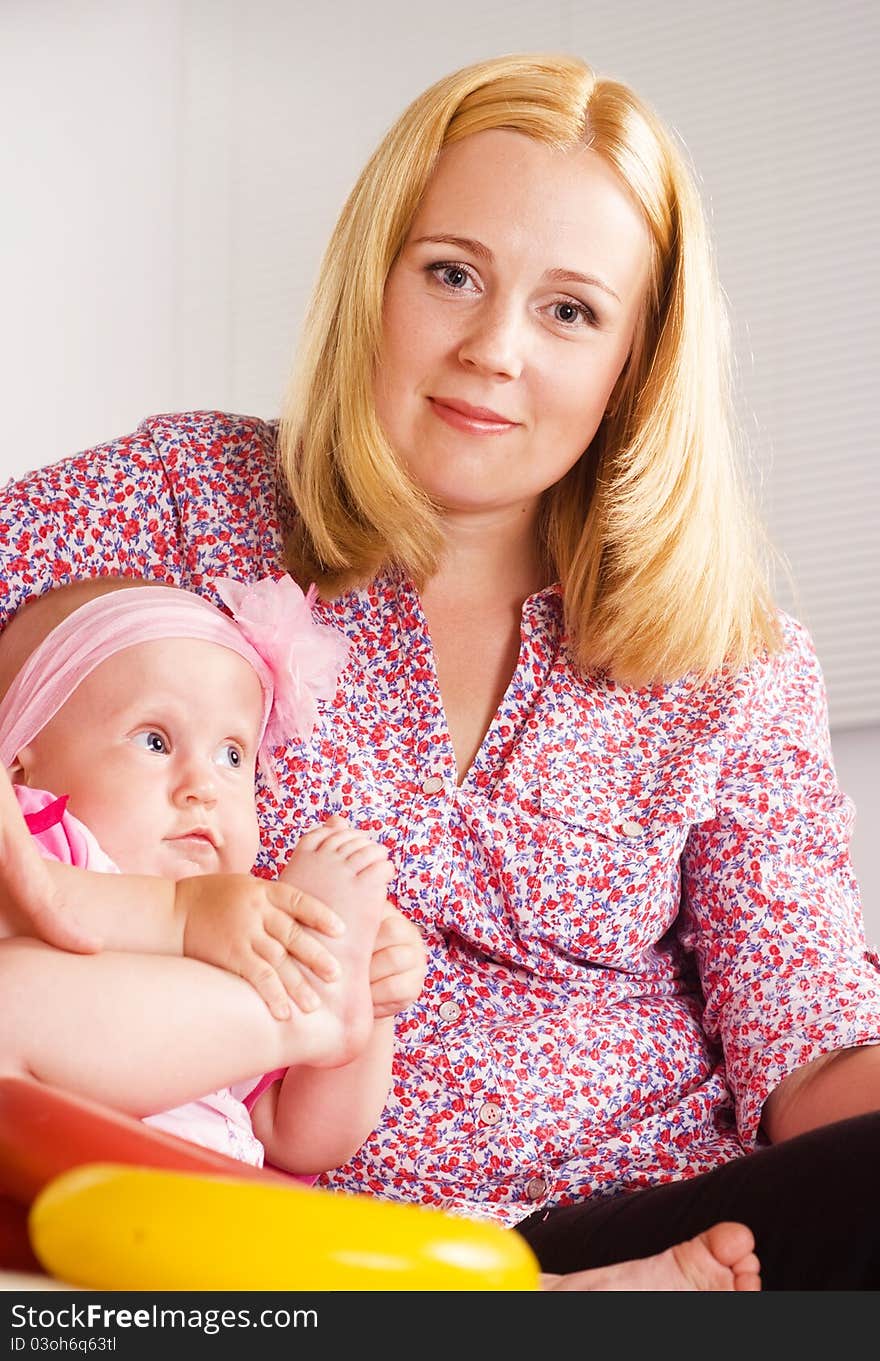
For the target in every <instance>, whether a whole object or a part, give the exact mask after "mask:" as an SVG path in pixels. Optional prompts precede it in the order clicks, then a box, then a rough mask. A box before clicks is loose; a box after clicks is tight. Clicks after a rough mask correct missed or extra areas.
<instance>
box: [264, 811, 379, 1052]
mask: <svg viewBox="0 0 880 1361" xmlns="http://www.w3.org/2000/svg"><path fill="white" fill-rule="evenodd" d="M393 876H394V869H393V866H392V865H391V862H390V860H389V858H388V853H387V851H386V850H385V849H384V847H383V846H380V845H379V844H378V842H376V841H373V839H372V838H371V837H369V836H367V835H366V833H364V832H359V831H357V830H356V829H355V828H353V827H350V826H349V825H348V823H346V822H345V821H344V820H343V819H342V818H339V817H335V816H334V817H331V818H328V819H327V821H326V822H324V823H322V824H321V826H320V827H317V828H315V830H314V831H312V832H307V833H306V835H305V836H304V837H302V838H301V840H300V841H299V843H298V845H297V846H296V848H295V850H294V852H293V854H292V855H291V857H290V860H289V861H288V863H287V866H286V867H285V869H284V871H283V872H282V874H281V878H282V879H283V880H284V881H285V882H286V883H292V884H295V885H296V887H297V888H301V889H304V890H305V891H306V892H307V893H310V894H311V895H312V896H313V897H315V898H320V899H321V901H322V902H324V903H326V904H327V905H328V906H329V907H332V908H333V910H334V911H335V912H337V913H338V914H339V916H340V917H342V919H343V921H344V922H345V926H346V930H345V934H344V935H343V936H340V937H338V938H327V937H322V938H321V943H322V944H323V945H324V946H325V947H326V948H327V949H328V950H330V951H332V953H333V954H334V955H335V956H336V958H337V960H338V961H339V964H340V969H341V972H340V976H339V978H338V979H336V980H335V981H334V982H332V983H323V982H322V981H321V980H320V979H314V978H313V979H310V982H311V983H312V985H313V987H314V988H315V991H316V992H317V993H318V994H319V996H320V998H321V1000H322V1002H323V1003H324V1005H325V1006H326V1007H327V1008H328V1009H329V1010H330V1011H331V1012H332V1013H333V1014H334V1015H335V1016H336V1017H337V1019H338V1020H339V1021H340V1022H341V1026H342V1040H341V1044H342V1050H341V1054H342V1056H341V1057H338V1058H336V1059H335V1062H337V1063H341V1062H345V1061H347V1059H348V1058H351V1057H353V1056H354V1054H356V1053H357V1052H359V1051H360V1049H361V1048H362V1047H363V1045H364V1044H365V1043H366V1041H367V1038H368V1037H369V1035H370V1032H371V1030H372V1026H373V1004H372V998H371V996H370V957H371V955H372V952H373V946H374V943H375V940H376V932H377V931H378V929H379V923H380V921H381V920H382V917H383V916H384V915H385V913H386V911H387V910H388V907H387V902H386V899H385V892H386V889H387V887H388V884H389V882H390V881H391V879H392V878H393Z"/></svg>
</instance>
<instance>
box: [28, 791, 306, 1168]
mask: <svg viewBox="0 0 880 1361" xmlns="http://www.w3.org/2000/svg"><path fill="white" fill-rule="evenodd" d="M14 788H15V793H16V797H17V799H18V803H19V807H20V808H21V811H22V812H23V814H24V818H25V822H26V823H27V825H28V828H29V830H30V833H31V835H32V836H33V837H34V839H35V841H36V842H37V845H38V846H39V848H40V852H41V854H42V855H43V856H44V857H45V858H46V859H47V860H58V861H60V862H61V864H63V865H76V866H77V867H78V868H79V869H84V870H96V871H98V872H100V873H103V874H118V873H119V867H118V865H116V864H115V863H114V862H113V861H112V860H111V859H110V857H109V856H108V855H107V853H106V852H105V851H103V850H102V849H101V847H100V845H99V844H98V842H97V840H96V839H95V837H94V836H93V834H92V833H91V832H90V831H89V829H88V827H86V826H85V825H84V823H82V822H80V821H79V819H78V818H75V817H74V816H73V814H72V813H68V812H67V809H66V804H67V799H66V798H56V797H55V795H54V794H49V793H47V792H46V790H44V789H29V788H27V787H26V786H24V785H15V786H14ZM274 1076H275V1075H274V1074H270V1075H269V1077H270V1078H272V1077H274ZM279 1076H280V1074H279ZM267 1086H268V1080H267V1079H265V1078H263V1077H255V1078H246V1079H245V1080H244V1081H242V1082H236V1083H233V1084H232V1086H231V1087H223V1088H221V1089H220V1091H218V1092H210V1093H209V1094H208V1095H207V1096H203V1097H202V1098H201V1099H200V1100H198V1101H188V1102H186V1104H185V1105H183V1106H176V1107H175V1108H174V1109H173V1110H170V1111H162V1112H160V1113H159V1114H158V1115H148V1116H146V1118H145V1119H144V1124H146V1125H155V1126H156V1128H157V1129H162V1130H165V1131H166V1132H167V1133H168V1134H176V1135H177V1136H178V1138H180V1139H187V1140H188V1141H189V1142H190V1143H192V1144H201V1146H202V1147H203V1148H213V1149H214V1150H215V1151H216V1152H217V1153H225V1154H226V1155H227V1157H230V1158H236V1159H238V1161H239V1162H245V1163H252V1164H253V1165H254V1166H255V1167H262V1166H263V1145H262V1144H261V1143H260V1141H259V1139H258V1138H257V1137H256V1135H255V1134H254V1131H253V1127H252V1125H251V1117H250V1108H251V1106H252V1105H253V1104H254V1102H255V1101H256V1099H257V1097H258V1096H260V1095H261V1094H262V1092H264V1091H265V1089H266V1087H267ZM304 1180H309V1181H311V1180H312V1179H311V1178H307V1179H306V1178H304Z"/></svg>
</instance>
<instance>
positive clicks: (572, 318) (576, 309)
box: [553, 298, 596, 327]
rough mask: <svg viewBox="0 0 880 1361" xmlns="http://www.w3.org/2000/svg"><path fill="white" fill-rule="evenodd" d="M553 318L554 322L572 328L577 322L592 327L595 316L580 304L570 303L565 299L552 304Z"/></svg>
mask: <svg viewBox="0 0 880 1361" xmlns="http://www.w3.org/2000/svg"><path fill="white" fill-rule="evenodd" d="M553 317H554V320H555V321H559V322H561V323H562V324H563V326H568V327H573V326H575V325H576V324H577V323H578V322H582V323H583V324H584V325H585V326H594V325H595V323H596V318H595V315H594V314H593V312H592V311H591V310H590V308H589V307H587V306H586V305H585V304H584V303H582V302H571V301H570V300H569V299H567V298H563V300H562V301H561V302H556V303H554V304H553Z"/></svg>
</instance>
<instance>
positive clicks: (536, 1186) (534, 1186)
mask: <svg viewBox="0 0 880 1361" xmlns="http://www.w3.org/2000/svg"><path fill="white" fill-rule="evenodd" d="M546 1194H547V1183H546V1181H545V1180H544V1178H543V1177H532V1179H531V1181H530V1182H529V1183H528V1185H527V1186H526V1195H527V1196H528V1198H529V1200H540V1199H541V1197H542V1196H544V1195H546Z"/></svg>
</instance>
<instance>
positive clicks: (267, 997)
mask: <svg viewBox="0 0 880 1361" xmlns="http://www.w3.org/2000/svg"><path fill="white" fill-rule="evenodd" d="M175 908H176V910H177V911H179V912H180V913H182V915H183V922H184V926H183V953H184V954H185V955H189V957H190V958H191V959H201V960H204V962H205V963H206V964H215V965H217V967H218V968H221V969H226V970H228V972H229V973H234V974H239V975H240V976H241V977H242V978H244V979H246V980H247V981H248V983H250V984H251V986H252V987H253V988H255V989H256V991H257V992H258V993H259V994H260V996H261V997H262V999H263V1001H264V1002H265V1003H266V1006H267V1007H268V1008H269V1010H270V1011H271V1013H272V1015H273V1016H274V1017H275V1019H276V1020H278V1021H286V1020H289V1019H290V1014H291V1012H290V1001H289V1000H288V999H291V1000H292V1001H294V1002H295V1003H296V1005H297V1006H298V1007H299V1008H300V1010H301V1011H314V1010H315V1008H316V1007H317V1006H318V1005H319V1004H320V999H319V998H318V996H317V994H316V992H315V991H314V989H313V988H312V987H310V986H309V984H308V983H307V982H306V979H305V977H304V976H303V972H302V970H301V969H300V967H299V965H301V964H304V965H305V966H306V967H307V968H309V969H311V970H313V972H314V973H315V974H316V975H317V976H318V977H319V978H323V979H325V980H326V982H328V983H330V982H332V981H333V980H334V979H335V978H336V977H337V976H338V974H339V964H338V963H337V961H336V960H335V959H334V957H333V955H332V954H331V953H330V951H329V950H328V949H327V948H326V946H324V945H322V944H321V942H320V941H319V940H318V938H317V937H316V936H315V935H314V934H313V932H314V931H320V932H321V933H322V934H323V935H325V936H341V935H342V934H343V932H344V931H345V924H344V923H343V921H342V920H341V918H340V917H339V916H337V914H336V913H335V912H333V911H332V910H331V909H330V908H329V907H327V906H326V904H324V903H322V902H320V901H319V900H318V899H317V898H313V897H312V896H311V894H308V893H304V892H302V891H301V890H300V889H298V888H295V887H294V886H293V884H282V883H278V882H276V881H272V880H269V879H258V878H256V877H255V876H253V875H250V874H207V875H195V876H193V877H192V878H190V879H181V880H180V882H179V883H178V884H177V886H176V894H175ZM307 927H311V928H312V930H311V931H310V930H307V929H306V928H307Z"/></svg>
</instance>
